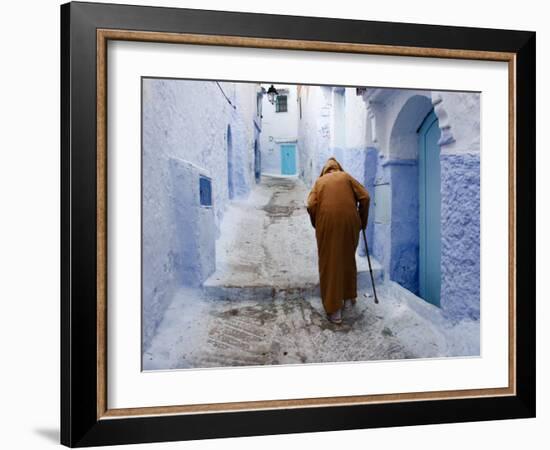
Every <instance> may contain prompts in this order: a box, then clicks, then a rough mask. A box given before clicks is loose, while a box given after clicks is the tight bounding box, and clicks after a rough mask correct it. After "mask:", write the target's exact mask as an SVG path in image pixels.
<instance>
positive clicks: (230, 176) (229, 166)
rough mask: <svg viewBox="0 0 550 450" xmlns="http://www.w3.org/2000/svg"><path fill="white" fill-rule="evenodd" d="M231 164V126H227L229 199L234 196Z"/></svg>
mask: <svg viewBox="0 0 550 450" xmlns="http://www.w3.org/2000/svg"><path fill="white" fill-rule="evenodd" d="M233 164H234V163H233V138H232V136H231V125H227V190H228V193H229V198H230V199H231V198H233V197H234V196H235V180H234V175H235V174H234V171H235V170H234V167H233Z"/></svg>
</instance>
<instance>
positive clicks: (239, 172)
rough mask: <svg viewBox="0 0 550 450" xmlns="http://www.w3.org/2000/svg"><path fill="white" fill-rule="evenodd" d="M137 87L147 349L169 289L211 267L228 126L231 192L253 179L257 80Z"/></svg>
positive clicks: (223, 199) (224, 188)
mask: <svg viewBox="0 0 550 450" xmlns="http://www.w3.org/2000/svg"><path fill="white" fill-rule="evenodd" d="M142 86H143V91H142V94H143V113H142V114H143V116H142V120H143V129H142V130H143V135H142V145H143V147H142V148H143V152H142V183H143V184H142V263H143V271H142V299H143V319H144V320H143V347H144V348H145V349H146V348H147V346H148V345H149V343H150V340H151V337H152V335H153V334H154V332H155V329H156V327H157V325H158V323H159V322H160V320H161V319H162V315H163V313H164V311H165V309H166V307H167V306H168V304H169V302H170V301H171V299H172V296H173V292H174V290H175V289H177V288H178V287H179V286H181V285H190V286H196V285H198V284H200V283H201V282H202V281H203V280H204V279H205V278H206V277H207V276H208V275H209V274H210V273H211V272H212V270H213V267H214V264H215V253H214V244H215V239H216V237H217V236H218V234H219V225H220V223H221V220H222V218H223V215H224V210H225V207H226V205H227V202H228V201H229V191H228V161H227V129H228V126H230V127H231V133H232V141H233V160H232V163H233V164H232V167H233V186H234V193H235V196H236V197H238V196H241V195H246V194H247V193H248V191H249V190H250V188H251V186H252V185H253V184H254V182H255V181H254V137H255V134H256V136H257V133H256V130H255V126H254V121H255V120H257V114H256V113H257V106H256V105H257V103H256V98H257V97H256V96H257V93H256V86H255V85H254V84H249V83H246V84H241V85H239V84H238V83H225V82H224V83H220V84H219V85H218V84H217V83H215V82H210V81H191V80H164V79H144V80H143V85H142ZM222 90H223V92H222ZM224 94H225V95H224ZM226 96H227V97H228V98H229V99H230V101H231V103H229V101H228V99H227V98H226ZM234 106H235V107H234ZM201 170H202V171H204V172H205V174H206V175H207V176H209V177H210V178H211V180H212V207H209V208H204V207H201V206H200V196H199V173H201Z"/></svg>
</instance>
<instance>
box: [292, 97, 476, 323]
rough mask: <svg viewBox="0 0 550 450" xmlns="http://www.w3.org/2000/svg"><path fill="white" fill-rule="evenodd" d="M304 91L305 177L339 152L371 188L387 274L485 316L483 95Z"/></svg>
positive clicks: (374, 250)
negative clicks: (482, 296) (482, 295)
mask: <svg viewBox="0 0 550 450" xmlns="http://www.w3.org/2000/svg"><path fill="white" fill-rule="evenodd" d="M298 92H299V99H298V101H299V109H300V111H301V115H300V118H299V126H298V147H299V155H300V176H301V177H302V178H303V179H304V181H305V182H306V183H307V184H308V185H312V183H313V182H314V181H315V179H316V177H317V176H318V175H319V172H320V170H321V167H322V165H323V164H324V162H325V161H326V159H327V158H328V157H329V156H334V157H336V158H337V159H338V160H339V161H340V162H341V163H342V165H343V166H344V169H345V170H346V171H348V172H350V173H351V174H352V175H353V176H354V177H355V178H357V179H358V180H359V181H360V182H362V183H363V184H364V185H365V186H366V187H367V189H368V191H369V193H370V194H371V209H370V216H369V224H368V227H367V240H368V244H369V249H370V253H371V256H374V258H376V259H377V260H378V261H379V262H380V263H381V264H382V266H383V268H384V276H385V279H386V280H392V281H395V282H397V283H399V284H400V285H401V286H403V287H405V288H406V289H408V290H409V291H411V292H412V293H414V294H416V295H419V296H420V297H422V298H424V299H425V300H427V301H429V302H430V303H434V304H436V305H437V306H439V307H441V308H442V310H443V311H444V313H445V314H446V315H447V317H449V318H451V319H456V320H460V319H463V318H470V319H474V320H476V319H479V311H480V297H479V293H480V94H479V93H475V92H447V91H446V92H440V91H420V90H412V89H368V88H343V87H328V86H321V87H317V86H300V87H299V88H298ZM359 252H360V254H364V253H365V248H364V245H363V244H361V245H360V248H359Z"/></svg>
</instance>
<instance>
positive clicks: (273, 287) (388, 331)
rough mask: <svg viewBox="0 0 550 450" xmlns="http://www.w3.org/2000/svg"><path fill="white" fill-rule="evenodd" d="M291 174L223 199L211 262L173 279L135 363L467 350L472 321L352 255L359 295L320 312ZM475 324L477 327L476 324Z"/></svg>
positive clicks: (157, 365)
mask: <svg viewBox="0 0 550 450" xmlns="http://www.w3.org/2000/svg"><path fill="white" fill-rule="evenodd" d="M307 192H308V190H307V188H306V186H305V185H304V183H303V181H301V180H300V179H299V178H297V177H284V176H265V175H264V176H262V179H261V182H260V183H259V184H258V185H256V186H255V187H254V188H253V189H252V191H251V193H250V195H249V196H248V197H247V198H246V199H245V200H235V201H233V202H231V204H230V205H229V206H228V209H227V211H226V213H225V216H224V220H223V223H222V226H221V230H220V237H219V238H218V239H217V241H216V271H215V272H214V273H213V274H212V275H211V276H210V277H209V278H208V279H207V280H206V281H205V282H204V283H203V286H202V288H200V287H199V288H191V287H181V288H180V289H178V290H177V291H176V293H175V295H174V298H173V300H172V302H171V303H170V305H169V306H168V307H167V309H166V311H165V313H164V316H163V319H162V321H161V322H160V324H159V326H158V329H157V332H156V334H155V336H154V337H153V339H152V342H151V345H150V346H149V348H148V349H147V350H146V351H145V354H144V358H143V369H144V370H158V369H179V368H198V367H221V366H244V365H246V366H255V365H266V364H297V363H326V362H338V361H367V360H389V359H406V358H419V357H439V356H460V355H470V354H475V352H476V351H479V349H477V350H476V346H479V339H478V337H476V330H478V322H476V321H471V322H469V321H462V322H460V323H458V324H453V323H451V322H450V321H448V320H446V319H445V318H444V317H443V314H442V313H441V310H440V309H439V308H437V307H435V306H433V305H431V304H429V303H427V302H425V301H423V300H422V299H420V298H418V297H416V296H415V295H414V294H412V293H410V292H409V291H407V290H406V289H404V288H403V287H401V286H399V285H398V284H396V283H393V282H391V281H388V282H385V283H382V280H383V273H382V268H381V266H380V264H379V263H378V262H377V261H376V260H374V259H373V260H372V264H373V270H374V274H375V279H376V283H377V292H378V296H379V298H380V303H379V304H378V305H375V304H374V302H373V298H372V295H371V293H372V288H371V281H370V275H369V272H368V263H367V259H366V257H361V256H357V268H358V287H359V292H358V302H357V304H356V305H355V306H354V307H352V308H351V309H349V310H346V311H344V323H343V324H342V325H334V324H331V323H330V322H328V321H327V320H326V317H325V313H324V310H323V307H322V304H321V299H320V298H319V294H318V284H319V277H318V269H317V247H316V242H315V230H314V229H313V228H312V227H311V224H310V221H309V217H308V215H307V211H306V209H305V203H304V202H305V199H306V196H307ZM478 332H479V331H477V333H478Z"/></svg>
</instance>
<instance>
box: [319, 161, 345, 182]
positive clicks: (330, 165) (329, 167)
mask: <svg viewBox="0 0 550 450" xmlns="http://www.w3.org/2000/svg"><path fill="white" fill-rule="evenodd" d="M334 171H341V172H343V171H344V169H343V168H342V166H341V165H340V163H339V162H338V161H336V158H334V157H331V158H329V159H328V160H327V162H326V163H325V165H324V166H323V169H322V170H321V175H319V177H322V176H323V175H326V174H327V173H329V172H334Z"/></svg>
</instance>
